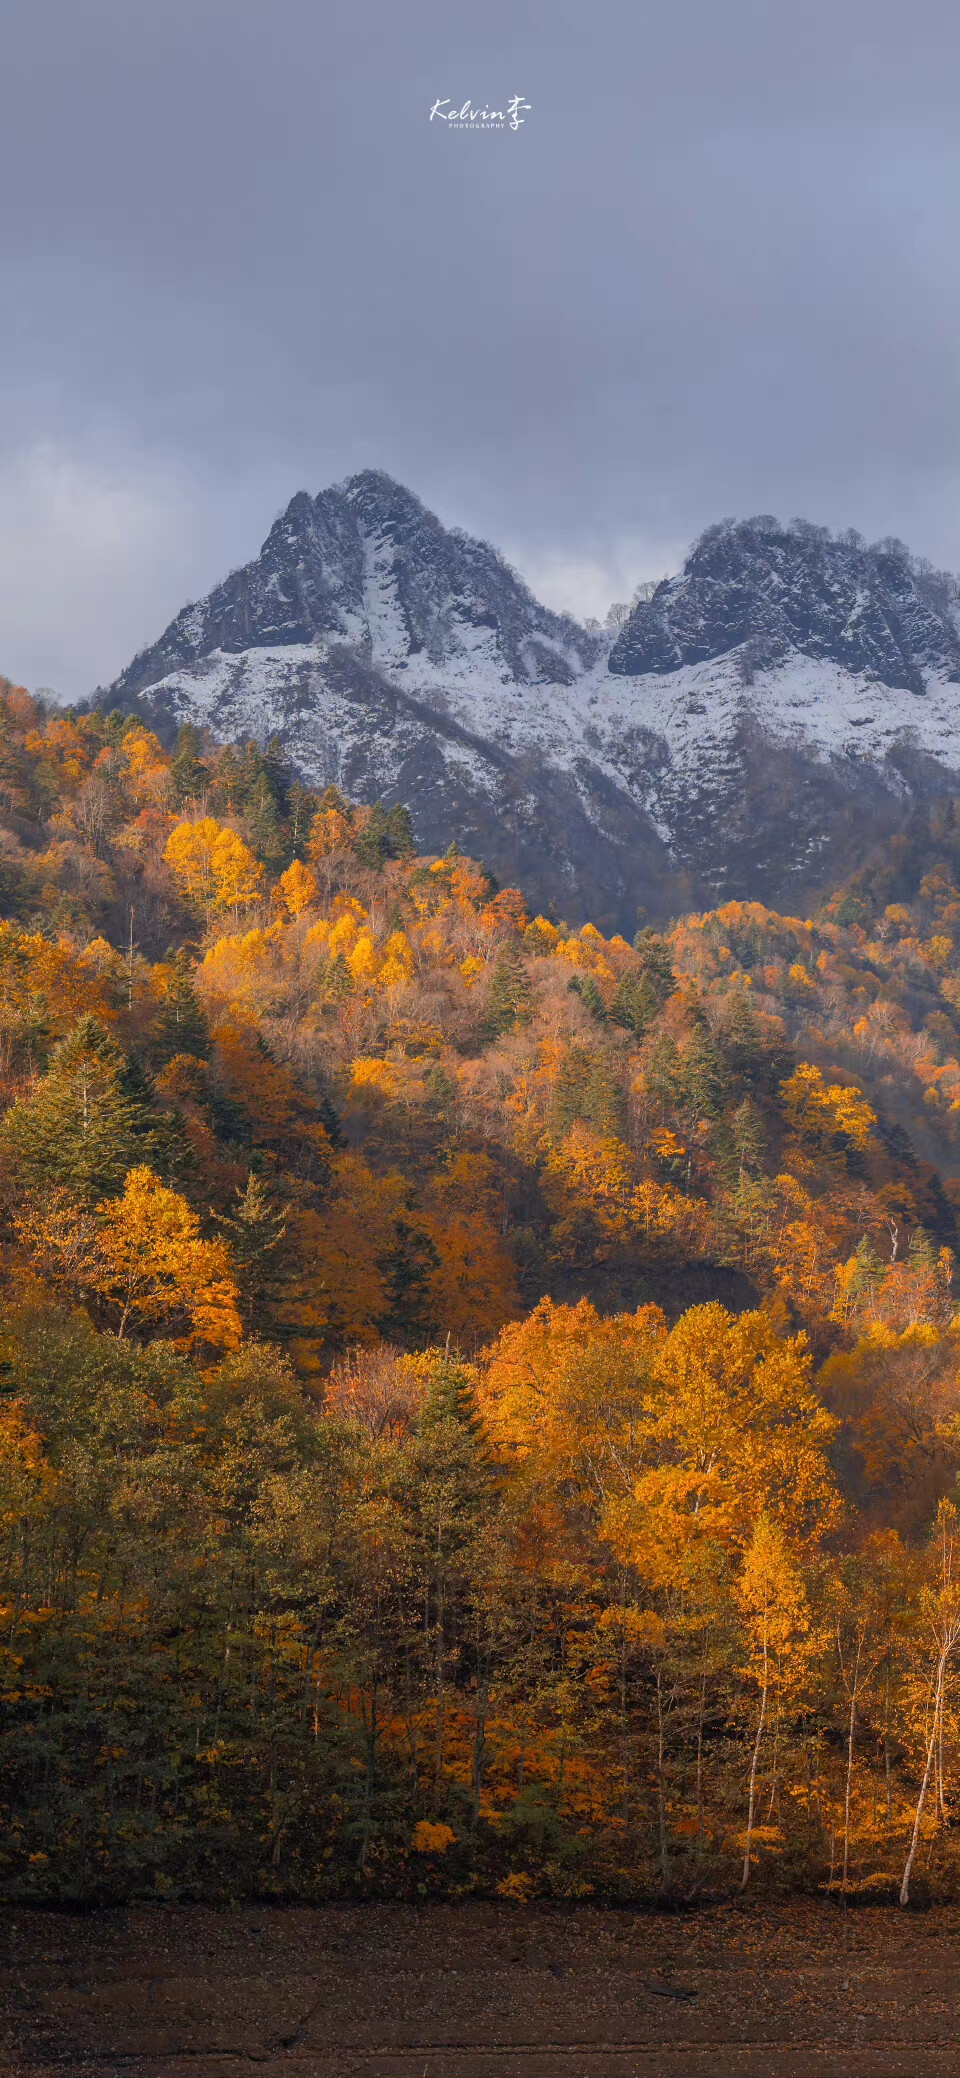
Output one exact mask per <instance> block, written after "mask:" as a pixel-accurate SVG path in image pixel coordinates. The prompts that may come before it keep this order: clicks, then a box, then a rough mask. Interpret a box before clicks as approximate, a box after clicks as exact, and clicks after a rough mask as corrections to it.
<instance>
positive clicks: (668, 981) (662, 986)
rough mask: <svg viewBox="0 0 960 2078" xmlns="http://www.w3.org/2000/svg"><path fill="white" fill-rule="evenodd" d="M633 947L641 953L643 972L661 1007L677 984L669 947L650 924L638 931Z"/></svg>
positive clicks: (658, 1005) (641, 968)
mask: <svg viewBox="0 0 960 2078" xmlns="http://www.w3.org/2000/svg"><path fill="white" fill-rule="evenodd" d="M633 948H634V951H635V952H638V953H639V954H640V970H641V973H643V974H645V975H646V978H647V980H648V981H649V983H650V986H651V989H652V990H653V993H654V996H655V998H656V1003H657V1007H658V1009H659V1008H660V1007H661V1006H662V1005H663V1004H664V1003H665V1002H666V1000H667V997H668V996H672V994H673V991H674V989H675V988H676V985H677V981H676V975H675V974H674V971H673V964H672V961H671V959H670V952H669V948H668V947H667V946H666V945H665V944H664V941H663V939H662V938H660V937H658V936H657V933H656V931H653V930H651V928H650V925H649V924H648V925H647V926H646V927H645V929H644V930H642V931H638V932H637V935H636V937H635V939H634V941H633Z"/></svg>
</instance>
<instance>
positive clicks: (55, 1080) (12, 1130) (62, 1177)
mask: <svg viewBox="0 0 960 2078" xmlns="http://www.w3.org/2000/svg"><path fill="white" fill-rule="evenodd" d="M157 1125H158V1119H157V1115H156V1113H155V1112H154V1110H153V1108H152V1106H151V1103H150V1097H149V1091H148V1089H147V1087H146V1085H145V1080H144V1078H143V1077H142V1071H141V1072H140V1074H138V1073H137V1069H136V1067H135V1065H134V1064H133V1063H131V1061H130V1060H129V1059H128V1057H127V1055H126V1054H125V1053H124V1052H123V1050H122V1048H121V1047H119V1046H118V1045H117V1044H116V1042H115V1040H113V1039H111V1038H110V1037H109V1035H108V1033H107V1032H105V1031H104V1028H103V1026H102V1025H101V1024H100V1023H99V1021H98V1020H97V1019H96V1018H95V1017H90V1016H88V1017H84V1018H82V1019H81V1021H80V1023H79V1024H78V1025H77V1026H76V1027H75V1029H74V1031H72V1032H71V1033H70V1034H69V1036H68V1037H67V1038H66V1039H63V1040H61V1042H60V1045H59V1046H58V1047H56V1048H55V1050H54V1053H53V1056H52V1058H51V1062H50V1068H49V1071H48V1073H47V1074H46V1075H44V1076H43V1077H42V1079H41V1081H40V1082H39V1083H38V1084H37V1087H36V1089H35V1090H34V1092H33V1094H32V1096H29V1097H22V1098H20V1099H19V1101H18V1102H17V1103H16V1104H14V1105H13V1106H12V1108H11V1110H10V1111H9V1112H8V1113H7V1116H6V1118H5V1120H4V1122H3V1127H2V1140H3V1142H4V1144H5V1146H6V1147H7V1149H8V1150H9V1152H10V1153H11V1154H12V1155H13V1157H14V1159H15V1163H16V1174H17V1179H18V1181H19V1182H20V1183H21V1184H23V1185H25V1186H26V1188H28V1189H30V1190H43V1189H50V1188H53V1187H56V1186H58V1185H59V1186H61V1187H65V1188H66V1189H68V1190H70V1191H73V1192H74V1193H75V1195H76V1196H77V1197H79V1198H83V1199H87V1200H91V1201H95V1200H96V1199H98V1198H107V1197H110V1196H112V1195H114V1194H115V1193H116V1192H118V1191H119V1190H121V1189H122V1187H123V1179H124V1177H125V1175H126V1173H127V1170H128V1169H132V1168H135V1167H136V1166H137V1165H138V1164H140V1163H153V1162H154V1160H155V1159H156V1156H157V1152H158V1138H157Z"/></svg>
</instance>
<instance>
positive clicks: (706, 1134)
mask: <svg viewBox="0 0 960 2078" xmlns="http://www.w3.org/2000/svg"><path fill="white" fill-rule="evenodd" d="M0 695H2V702H0V704H2V726H0V823H2V854H0V912H2V919H3V920H2V921H0V1104H2V1119H0V1198H2V1223H3V1224H2V1243H3V1257H2V1294H0V1297H2V1319H0V1518H2V1525H3V1542H2V1561H0V1562H2V1581H0V1624H2V1630H0V1682H2V1694H3V1719H2V1728H0V1804H2V1817H3V1825H2V1831H3V1835H4V1840H3V1845H2V1848H0V1888H2V1891H3V1893H4V1894H5V1895H6V1896H7V1897H15V1898H20V1899H25V1900H36V1901H40V1900H58V1899H59V1900H74V1899H75V1900H89V1899H119V1898H125V1897H130V1896H134V1895H137V1896H144V1895H146V1896H155V1897H161V1898H162V1897H168V1896H183V1897H195V1896H205V1897H224V1896H236V1895H245V1894H249V1893H254V1894H263V1895H275V1896H278V1897H283V1896H290V1897H304V1898H318V1897H326V1896H332V1895H340V1896H350V1895H353V1894H364V1893H367V1892H370V1891H375V1892H378V1893H381V1894H383V1893H387V1892H390V1893H398V1894H401V1895H412V1896H414V1897H415V1896H418V1895H424V1894H427V1893H430V1892H432V1891H436V1890H445V1891H448V1892H450V1893H452V1894H462V1893H464V1892H466V1891H469V1890H476V1889H479V1890H490V1891H496V1892H498V1893H499V1894H500V1895H501V1896H505V1897H515V1898H524V1897H529V1896H532V1895H535V1894H541V1893H543V1894H546V1895H552V1896H559V1897H567V1898H575V1897H582V1896H587V1895H591V1894H593V1895H597V1896H610V1897H624V1898H627V1897H630V1898H633V1897H640V1896H652V1895H666V1896H669V1897H692V1896H695V1895H697V1894H698V1893H702V1892H704V1891H714V1890H718V1889H729V1888H731V1887H733V1886H735V1885H737V1884H741V1883H742V1884H744V1885H747V1884H757V1883H773V1882H782V1883H785V1884H790V1885H807V1886H811V1887H816V1886H821V1887H822V1886H828V1887H829V1886H832V1887H833V1888H834V1889H835V1890H836V1889H838V1888H839V1889H841V1890H842V1891H844V1892H845V1893H853V1892H857V1893H864V1892H867V1893H869V1892H871V1891H873V1892H877V1893H880V1894H884V1893H885V1892H886V1891H888V1890H890V1889H891V1888H892V1887H894V1886H895V1887H896V1889H897V1890H899V1889H900V1887H901V1885H903V1886H904V1891H905V1895H909V1894H910V1893H911V1887H912V1894H913V1895H914V1896H916V1895H917V1894H918V1892H919V1891H920V1890H921V1888H922V1886H923V1885H924V1884H925V1885H928V1886H932V1887H933V1888H934V1889H942V1888H944V1887H945V1886H946V1885H948V1884H949V1883H950V1882H951V1881H952V1880H954V1878H955V1874H956V1848H955V1845H954V1836H955V1824H954V1808H953V1807H954V1803H955V1799H956V1796H957V1793H958V1788H960V1784H958V1770H960V1728H958V1708H960V1692H958V1673H957V1670H958V1657H960V1537H958V1527H957V1512H956V1505H957V1498H958V1496H957V1471H958V1465H960V1410H958V1399H960V1395H958V1387H957V1365H956V1357H957V1336H956V1328H955V1308H956V1299H955V1287H954V1264H955V1252H956V1249H957V1246H958V1242H957V1207H958V1189H957V1166H956V1160H955V1156H954V1154H953V1152H952V1150H953V1147H954V1141H955V1134H954V1131H953V1128H954V1127H955V1124H956V1119H957V1116H958V1112H960V1062H958V1053H960V957H958V948H960V899H958V887H957V877H956V857H955V854H956V835H957V830H956V814H955V810H954V809H953V807H952V806H951V805H950V804H947V805H945V806H944V807H942V808H938V809H930V810H929V811H928V810H917V811H916V812H915V814H914V816H913V818H912V820H911V822H910V823H909V825H908V827H907V828H906V830H905V831H904V833H903V834H902V835H901V836H899V837H897V838H895V839H893V840H892V841H890V842H888V843H887V844H885V846H884V848H883V851H882V854H880V855H878V857H877V858H876V860H875V861H873V862H872V863H871V864H870V865H869V866H868V867H867V868H865V869H864V871H863V872H861V873H860V874H859V875H858V876H857V877H856V879H855V881H854V882H852V883H850V884H849V885H848V886H847V887H846V888H844V889H841V890H839V891H838V892H837V893H836V894H835V895H833V896H832V897H831V898H830V899H829V900H827V901H826V902H825V903H824V905H823V906H822V908H821V909H820V910H819V911H818V913H817V914H816V915H814V916H811V917H808V918H795V917H787V916H781V915H779V914H777V913H775V912H773V911H771V910H768V909H766V908H764V907H763V906H762V905H761V904H759V903H753V902H737V903H730V904H727V905H726V906H724V907H721V908H719V909H717V910H714V911H712V912H710V913H708V914H702V915H690V916H686V917H684V918H683V919H682V920H680V921H679V922H677V923H676V924H674V926H673V927H672V928H670V929H669V930H665V931H663V932H662V933H658V932H654V931H653V930H651V929H649V928H641V929H640V930H639V931H638V933H637V935H636V937H635V938H634V940H633V942H632V943H629V942H627V940H626V939H624V938H622V937H612V938H605V937H604V936H603V935H601V933H600V932H599V931H597V930H596V929H595V928H594V927H593V926H591V925H589V924H587V925H584V926H583V927H582V928H580V929H577V930H573V929H570V928H568V927H567V925H566V924H565V923H564V922H563V921H562V920H561V919H559V918H556V917H552V916H551V917H544V916H531V915H529V914H528V911H527V907H526V904H525V901H524V897H523V894H522V893H521V892H520V891H518V890H517V889H513V888H497V887H496V885H495V884H494V882H493V880H492V878H491V876H490V874H489V873H488V872H487V871H486V869H485V868H484V866H483V864H482V863H480V862H478V861H475V860H473V859H471V858H469V857H467V856H465V855H463V854H462V853H461V852H460V851H459V850H457V848H456V847H455V846H452V847H451V849H450V851H449V852H448V853H447V854H446V855H445V856H443V857H423V856H418V855H417V854H416V853H415V851H414V847H413V844H412V839H411V833H410V823H409V818H408V816H407V815H406V813H405V811H404V810H403V809H400V808H393V809H389V810H388V809H385V808H383V807H374V808H361V807H358V806H356V805H355V804H351V803H350V802H348V801H346V800H345V799H343V798H342V797H341V796H340V795H339V794H338V793H337V792H336V791H335V790H333V789H331V790H328V791H327V792H326V793H323V794H319V795H318V794H315V793H311V792H309V791H308V790H307V789H305V788H304V787H302V786H301V785H299V784H297V783H296V782H295V781H294V780H293V779H292V778H291V776H290V774H289V772H288V771H286V770H285V769H284V766H283V763H282V761H281V759H280V758H279V757H278V756H277V755H275V754H274V752H273V751H272V750H271V749H270V748H269V747H268V748H267V750H265V751H263V750H259V749H257V748H256V747H255V746H254V745H248V746H247V747H246V748H236V747H232V748H231V747H227V748H223V747H220V748H218V747H216V746H215V745H214V744H213V743H212V742H210V741H208V740H207V739H205V738H204V737H202V736H201V735H200V734H198V732H197V731H195V730H191V729H184V730H182V731H181V734H180V737H179V739H178V741H177V744H176V746H175V748H174V749H173V750H171V751H167V750H164V749H163V748H162V746H161V744H160V743H159V741H158V740H157V738H156V737H155V736H153V735H152V734H151V733H150V732H149V731H148V730H147V729H146V728H145V727H144V725H143V723H142V722H141V721H139V720H137V719H135V718H133V717H130V716H124V715H123V714H121V713H111V714H109V715H104V714H103V713H101V712H99V711H96V712H93V713H89V714H81V713H70V712H65V711H63V710H59V709H58V710H50V711H45V710H44V708H43V706H42V703H39V702H37V701H34V700H32V699H31V698H30V696H29V695H28V694H26V693H25V692H24V691H23V690H22V689H20V688H16V687H13V686H11V685H9V684H8V683H7V682H6V681H0ZM638 893H639V895H640V896H641V897H642V891H638Z"/></svg>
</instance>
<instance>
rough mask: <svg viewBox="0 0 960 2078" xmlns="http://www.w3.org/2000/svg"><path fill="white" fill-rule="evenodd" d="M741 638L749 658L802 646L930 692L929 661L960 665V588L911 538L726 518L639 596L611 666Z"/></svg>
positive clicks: (662, 659)
mask: <svg viewBox="0 0 960 2078" xmlns="http://www.w3.org/2000/svg"><path fill="white" fill-rule="evenodd" d="M743 643H747V644H749V645H751V649H752V655H751V656H749V657H748V658H747V659H746V660H745V661H746V662H747V665H748V667H749V665H751V664H752V665H753V667H754V668H756V667H757V666H759V665H763V664H766V665H770V664H774V663H777V662H779V661H780V660H781V658H783V657H785V656H787V655H788V654H789V652H790V650H791V649H794V650H799V651H800V653H801V655H803V656H806V657H818V658H819V657H825V658H829V659H830V660H831V661H832V662H833V663H835V664H840V665H842V667H843V669H844V670H845V671H851V672H859V673H862V674H864V675H865V676H867V677H870V678H877V679H880V680H882V681H883V683H884V685H889V686H902V687H904V688H905V689H906V690H908V691H910V692H913V693H922V692H923V690H924V685H925V674H927V673H929V672H931V671H937V670H945V671H946V673H947V674H948V675H950V676H952V677H954V678H956V677H957V676H958V667H960V639H958V632H957V620H956V593H955V589H954V591H953V592H951V588H950V585H949V580H945V579H944V577H943V575H942V573H941V572H939V571H935V570H932V569H928V568H926V567H925V566H924V565H921V564H917V563H916V562H915V561H914V559H913V557H912V556H911V555H910V554H909V552H908V551H907V550H906V549H905V548H904V546H903V543H902V542H896V541H891V542H884V543H881V544H879V546H877V547H875V548H867V546H866V544H865V543H864V542H863V541H862V540H861V538H860V536H859V535H857V534H847V535H843V536H839V537H835V536H833V535H831V533H830V532H829V530H828V528H826V527H814V526H811V525H809V524H808V523H807V522H806V521H802V520H794V521H793V522H792V524H791V525H790V526H789V527H781V526H780V525H779V524H778V522H777V521H776V520H775V519H771V518H762V519H754V520H741V521H739V522H737V523H734V522H733V521H731V520H725V521H723V522H722V523H721V524H720V525H719V526H716V527H709V528H708V529H707V532H706V533H705V534H703V535H701V538H700V540H699V541H698V542H697V544H696V546H695V548H694V549H693V551H692V553H691V555H690V556H688V558H687V561H686V563H685V565H684V568H683V571H682V573H681V575H680V576H679V577H673V578H669V579H667V580H666V581H665V582H664V583H663V584H661V585H659V586H658V588H657V590H656V592H655V593H654V596H653V598H652V599H649V600H642V601H641V602H640V604H639V605H638V606H636V607H635V608H634V610H633V613H632V614H631V616H630V619H629V620H628V621H626V622H625V623H624V626H623V628H622V629H621V632H620V635H619V636H618V639H617V641H616V643H615V644H614V647H613V649H612V651H611V653H610V670H611V671H612V672H614V673H615V674H617V673H622V674H624V675H625V676H632V677H636V676H638V675H640V674H642V673H644V672H647V671H656V672H667V671H676V670H678V669H679V668H680V667H681V666H682V665H683V664H696V663H700V662H701V661H702V660H703V659H705V658H708V657H722V656H726V655H727V654H728V652H729V651H730V650H732V649H736V648H738V647H739V646H740V645H741V644H743Z"/></svg>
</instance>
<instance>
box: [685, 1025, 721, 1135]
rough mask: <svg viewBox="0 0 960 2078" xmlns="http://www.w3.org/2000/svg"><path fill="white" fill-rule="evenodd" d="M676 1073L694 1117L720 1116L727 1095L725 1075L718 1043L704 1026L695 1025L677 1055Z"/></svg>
mask: <svg viewBox="0 0 960 2078" xmlns="http://www.w3.org/2000/svg"><path fill="white" fill-rule="evenodd" d="M680 1074H681V1082H682V1088H683V1096H684V1101H685V1104H686V1106H687V1108H688V1109H689V1110H690V1111H691V1112H692V1114H693V1116H694V1117H695V1118H697V1119H707V1120H711V1119H716V1118H719V1117H720V1114H721V1112H722V1111H723V1106H724V1103H725V1101H726V1095H727V1079H726V1076H725V1074H724V1070H723V1059H722V1056H721V1053H720V1049H719V1047H718V1046H717V1045H716V1044H715V1042H714V1040H713V1039H712V1038H711V1037H710V1034H709V1032H708V1031H707V1030H706V1027H705V1026H698V1027H697V1029H696V1031H695V1032H694V1035H693V1038H692V1039H691V1041H690V1044H689V1046H688V1047H687V1049H686V1052H685V1053H684V1054H683V1055H682V1057H681V1062H680Z"/></svg>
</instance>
